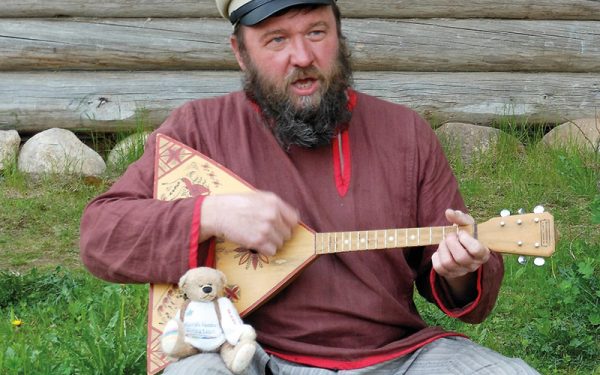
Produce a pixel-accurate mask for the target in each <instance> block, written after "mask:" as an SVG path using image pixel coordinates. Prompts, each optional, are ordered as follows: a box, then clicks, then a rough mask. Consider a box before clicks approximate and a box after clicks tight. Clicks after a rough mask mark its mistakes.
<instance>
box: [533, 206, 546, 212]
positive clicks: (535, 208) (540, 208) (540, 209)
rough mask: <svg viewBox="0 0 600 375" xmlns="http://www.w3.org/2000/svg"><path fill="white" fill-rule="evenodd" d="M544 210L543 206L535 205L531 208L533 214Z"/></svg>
mask: <svg viewBox="0 0 600 375" xmlns="http://www.w3.org/2000/svg"><path fill="white" fill-rule="evenodd" d="M544 211H545V209H544V206H535V207H534V208H533V213H534V214H541V213H544Z"/></svg>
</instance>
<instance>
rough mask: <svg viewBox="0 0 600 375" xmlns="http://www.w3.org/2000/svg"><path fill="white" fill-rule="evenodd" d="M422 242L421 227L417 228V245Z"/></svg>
mask: <svg viewBox="0 0 600 375" xmlns="http://www.w3.org/2000/svg"><path fill="white" fill-rule="evenodd" d="M420 244H421V228H417V245H420Z"/></svg>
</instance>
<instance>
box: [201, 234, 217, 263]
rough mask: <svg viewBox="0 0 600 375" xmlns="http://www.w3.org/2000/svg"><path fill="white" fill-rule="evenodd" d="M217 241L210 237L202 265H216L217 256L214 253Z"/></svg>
mask: <svg viewBox="0 0 600 375" xmlns="http://www.w3.org/2000/svg"><path fill="white" fill-rule="evenodd" d="M216 245H217V241H215V239H214V238H211V239H210V242H209V244H208V253H207V254H206V260H205V261H204V267H211V268H215V267H216V266H217V257H216V254H215V246H216Z"/></svg>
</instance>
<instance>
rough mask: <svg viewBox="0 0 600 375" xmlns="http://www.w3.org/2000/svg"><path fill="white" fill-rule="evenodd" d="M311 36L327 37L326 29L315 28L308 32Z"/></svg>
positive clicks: (313, 37)
mask: <svg viewBox="0 0 600 375" xmlns="http://www.w3.org/2000/svg"><path fill="white" fill-rule="evenodd" d="M308 36H309V38H311V39H323V38H324V37H325V31H323V30H313V31H311V32H309V33H308Z"/></svg>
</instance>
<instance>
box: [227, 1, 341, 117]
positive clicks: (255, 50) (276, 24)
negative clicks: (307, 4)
mask: <svg viewBox="0 0 600 375" xmlns="http://www.w3.org/2000/svg"><path fill="white" fill-rule="evenodd" d="M243 38H244V46H245V51H240V50H239V49H238V48H237V46H238V44H237V41H232V45H233V48H234V52H235V53H236V57H237V59H238V62H239V63H240V66H241V67H242V69H243V70H245V71H252V73H254V74H256V75H257V76H259V77H260V80H261V81H262V83H263V84H264V85H268V86H270V88H271V89H273V90H275V91H276V92H277V94H278V95H285V96H286V97H288V98H289V100H290V101H291V103H293V104H294V106H295V107H296V109H300V108H308V107H313V108H314V107H315V106H318V105H319V103H320V100H321V98H322V96H323V94H324V93H325V91H326V90H327V89H328V87H329V86H330V85H331V82H330V81H331V78H332V75H334V70H335V69H336V68H337V66H336V62H337V57H338V51H339V36H338V33H337V29H336V22H335V17H334V15H333V11H332V10H331V7H329V6H321V7H316V8H303V9H292V10H290V11H288V12H286V13H284V14H282V15H279V16H273V17H269V18H267V19H266V20H265V21H263V22H261V23H259V24H257V25H255V26H252V27H245V28H244V30H243Z"/></svg>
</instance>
